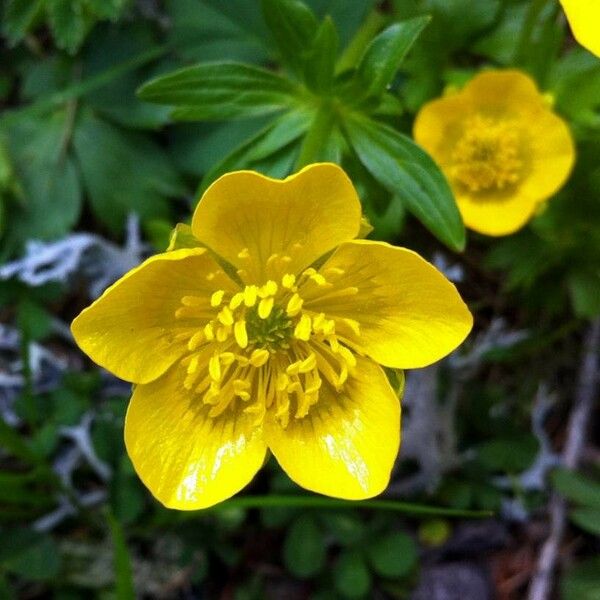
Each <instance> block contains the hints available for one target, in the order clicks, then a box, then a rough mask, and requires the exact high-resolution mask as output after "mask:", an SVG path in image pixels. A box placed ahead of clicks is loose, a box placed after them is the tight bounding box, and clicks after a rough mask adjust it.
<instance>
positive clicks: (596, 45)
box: [560, 0, 600, 56]
mask: <svg viewBox="0 0 600 600" xmlns="http://www.w3.org/2000/svg"><path fill="white" fill-rule="evenodd" d="M560 2H561V4H562V5H563V8H564V10H565V13H566V15H567V20H568V21H569V25H570V26H571V29H572V30H573V35H574V36H575V39H576V40H577V41H578V42H579V43H580V44H581V45H582V46H583V47H584V48H587V49H588V50H589V51H590V52H593V53H594V54H595V55H596V56H600V35H599V33H598V24H599V23H600V2H598V0H560Z"/></svg>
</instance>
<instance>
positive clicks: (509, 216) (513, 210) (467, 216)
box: [456, 190, 539, 236]
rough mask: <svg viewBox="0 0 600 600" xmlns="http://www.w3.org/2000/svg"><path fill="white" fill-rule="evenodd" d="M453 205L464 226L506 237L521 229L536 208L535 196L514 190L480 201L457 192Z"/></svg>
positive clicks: (537, 200)
mask: <svg viewBox="0 0 600 600" xmlns="http://www.w3.org/2000/svg"><path fill="white" fill-rule="evenodd" d="M456 204H457V205H458V209H459V210H460V214H461V215H462V218H463V221H464V222H465V225H466V226H467V227H468V228H469V229H472V230H473V231H478V232H479V233H483V234H485V235H494V236H501V235H509V234H511V233H514V232H515V231H518V230H519V229H521V227H523V226H524V225H525V224H526V223H527V222H528V221H529V220H530V219H531V218H532V217H533V215H534V214H535V211H536V209H537V207H538V205H539V199H538V197H537V195H532V194H527V193H523V192H520V191H519V190H517V191H516V192H511V193H510V194H504V195H500V194H495V195H492V197H491V198H485V199H483V200H482V199H481V198H478V197H477V196H475V197H474V196H470V195H469V194H463V193H457V194H456Z"/></svg>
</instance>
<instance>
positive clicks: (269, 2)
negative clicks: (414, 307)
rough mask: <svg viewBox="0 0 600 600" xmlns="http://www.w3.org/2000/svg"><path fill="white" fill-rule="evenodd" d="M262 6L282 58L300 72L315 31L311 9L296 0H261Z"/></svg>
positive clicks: (315, 20) (315, 24)
mask: <svg viewBox="0 0 600 600" xmlns="http://www.w3.org/2000/svg"><path fill="white" fill-rule="evenodd" d="M262 10H263V16H264V18H265V22H266V24H267V26H268V27H269V30H270V31H271V35H272V36H273V39H274V40H275V43H276V44H277V47H278V48H279V52H280V54H281V58H282V60H283V62H285V63H286V64H287V65H288V66H289V67H290V68H291V69H292V70H293V71H295V72H296V73H297V74H298V75H300V74H302V72H303V69H304V64H305V59H306V53H307V52H308V51H309V48H310V46H311V43H312V41H313V39H314V37H315V35H316V33H317V19H316V17H315V15H314V13H313V12H312V11H311V10H310V8H308V6H306V4H304V3H303V2H300V1H299V0H262Z"/></svg>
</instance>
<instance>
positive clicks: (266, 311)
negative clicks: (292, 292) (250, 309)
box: [258, 297, 273, 319]
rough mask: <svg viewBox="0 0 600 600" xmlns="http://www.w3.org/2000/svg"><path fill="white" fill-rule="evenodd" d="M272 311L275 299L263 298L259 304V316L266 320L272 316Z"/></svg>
mask: <svg viewBox="0 0 600 600" xmlns="http://www.w3.org/2000/svg"><path fill="white" fill-rule="evenodd" d="M271 310H273V298H272V297H270V298H263V299H262V300H261V301H260V302H259V303H258V316H259V317H260V318H261V319H266V318H267V317H268V316H269V315H270V314H271Z"/></svg>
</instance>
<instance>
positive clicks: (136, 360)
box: [71, 248, 237, 383]
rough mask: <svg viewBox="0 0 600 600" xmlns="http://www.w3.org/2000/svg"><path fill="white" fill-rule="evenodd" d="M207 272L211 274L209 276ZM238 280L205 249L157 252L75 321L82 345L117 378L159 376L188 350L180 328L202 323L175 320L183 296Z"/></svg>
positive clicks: (144, 379)
mask: <svg viewBox="0 0 600 600" xmlns="http://www.w3.org/2000/svg"><path fill="white" fill-rule="evenodd" d="M208 274H213V277H212V279H211V280H210V281H208V280H207V279H206V276H207V275H208ZM219 287H220V288H223V287H226V289H231V290H235V289H237V286H236V284H234V283H233V281H231V279H230V278H229V277H227V276H226V275H225V273H224V272H223V270H222V269H221V268H220V267H219V266H218V265H217V263H216V262H215V261H214V260H213V259H212V258H211V257H210V254H209V252H208V251H207V250H206V249H205V248H193V249H181V250H174V251H172V252H168V253H165V254H157V255H156V256H153V257H152V258H149V259H148V260H146V261H145V262H144V263H142V264H141V265H140V266H139V267H137V268H135V269H133V270H132V271H129V273H127V274H126V275H124V276H123V277H122V278H121V279H119V280H118V281H117V282H116V283H114V284H113V285H112V286H111V287H109V288H108V289H107V290H106V291H105V292H104V294H102V296H100V298H98V299H97V300H96V301H95V302H94V303H93V304H91V305H90V306H88V307H87V308H86V309H85V310H83V311H82V312H81V314H80V315H79V316H78V317H77V318H76V319H75V320H74V321H73V323H72V324H71V331H72V332H73V336H74V337H75V341H76V342H77V344H78V345H79V347H80V348H81V349H82V350H83V351H84V352H85V353H86V354H87V355H88V356H89V357H90V358H91V359H92V360H93V361H94V362H96V363H97V364H99V365H100V366H102V367H104V368H105V369H108V370H109V371H112V372H113V373H114V374H115V375H117V377H120V378H121V379H125V380H127V381H132V382H134V383H148V382H149V381H152V380H153V379H156V378H157V377H160V376H161V375H162V374H163V373H164V372H165V371H166V370H167V369H168V368H169V367H170V366H171V365H172V364H173V363H174V362H175V361H176V360H177V359H178V358H180V357H181V356H182V355H183V354H184V353H185V352H186V351H187V346H186V342H185V341H183V340H181V339H177V337H176V336H177V335H178V334H179V333H182V332H183V333H185V331H186V330H187V331H189V332H190V333H193V330H194V329H197V327H198V325H199V322H198V321H197V320H196V321H194V320H176V319H175V311H176V310H177V308H178V307H179V306H180V302H181V298H182V297H183V296H185V295H194V296H199V297H204V296H205V297H206V298H207V304H208V302H209V300H208V298H210V294H211V293H212V292H214V291H215V289H218V288H219Z"/></svg>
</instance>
